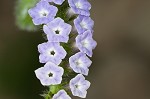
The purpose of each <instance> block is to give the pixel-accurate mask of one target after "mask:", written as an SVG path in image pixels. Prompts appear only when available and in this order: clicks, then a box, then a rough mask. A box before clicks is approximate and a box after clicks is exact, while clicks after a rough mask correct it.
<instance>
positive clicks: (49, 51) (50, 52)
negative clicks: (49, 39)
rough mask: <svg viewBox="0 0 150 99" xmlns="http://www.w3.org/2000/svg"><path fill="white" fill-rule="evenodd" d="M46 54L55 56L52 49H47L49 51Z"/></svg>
mask: <svg viewBox="0 0 150 99" xmlns="http://www.w3.org/2000/svg"><path fill="white" fill-rule="evenodd" d="M47 53H48V54H49V55H50V56H55V54H56V52H55V50H54V49H49V50H48V51H47Z"/></svg>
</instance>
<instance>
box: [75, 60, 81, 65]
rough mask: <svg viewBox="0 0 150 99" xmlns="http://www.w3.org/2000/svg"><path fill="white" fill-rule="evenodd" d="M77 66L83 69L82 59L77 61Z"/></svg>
mask: <svg viewBox="0 0 150 99" xmlns="http://www.w3.org/2000/svg"><path fill="white" fill-rule="evenodd" d="M75 64H76V65H77V66H79V67H81V66H82V61H81V60H80V59H78V60H76V61H75Z"/></svg>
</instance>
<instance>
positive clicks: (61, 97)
mask: <svg viewBox="0 0 150 99" xmlns="http://www.w3.org/2000/svg"><path fill="white" fill-rule="evenodd" d="M52 99H71V97H70V96H69V95H68V94H67V93H66V91H65V90H60V91H59V92H57V94H55V95H54V96H53V98H52Z"/></svg>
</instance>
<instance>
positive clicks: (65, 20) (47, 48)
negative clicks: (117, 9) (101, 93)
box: [28, 0, 97, 99]
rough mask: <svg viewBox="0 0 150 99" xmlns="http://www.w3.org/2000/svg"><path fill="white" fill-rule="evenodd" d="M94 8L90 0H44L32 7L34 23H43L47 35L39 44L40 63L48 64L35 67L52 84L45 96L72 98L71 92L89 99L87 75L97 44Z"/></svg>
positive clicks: (31, 12)
mask: <svg viewBox="0 0 150 99" xmlns="http://www.w3.org/2000/svg"><path fill="white" fill-rule="evenodd" d="M90 9H91V4H90V3H89V2H88V1H87V0H40V1H39V2H38V3H37V4H36V5H35V7H33V8H31V9H29V11H28V13H29V15H30V16H31V17H32V21H33V23H34V24H35V25H37V26H39V25H40V26H42V27H43V31H44V35H45V36H46V41H45V43H42V44H39V45H38V51H39V53H40V55H39V62H40V63H43V64H45V65H44V66H43V67H41V68H39V69H37V70H35V74H36V77H37V78H38V79H39V80H40V82H41V84H42V85H43V86H47V87H48V91H46V92H44V94H43V95H42V96H44V98H45V99H59V98H61V99H71V97H70V96H69V95H70V94H73V95H74V96H78V97H81V98H86V95H87V89H88V88H89V87H90V84H91V83H90V82H89V81H87V80H85V76H88V73H89V68H90V66H91V64H92V61H91V60H90V58H89V57H92V55H93V52H92V50H93V49H94V48H95V47H96V45H97V43H96V41H95V40H94V39H93V25H94V21H93V20H92V19H91V18H90V11H89V10H90ZM74 27H75V30H74V29H73V28H74ZM83 75H84V76H83Z"/></svg>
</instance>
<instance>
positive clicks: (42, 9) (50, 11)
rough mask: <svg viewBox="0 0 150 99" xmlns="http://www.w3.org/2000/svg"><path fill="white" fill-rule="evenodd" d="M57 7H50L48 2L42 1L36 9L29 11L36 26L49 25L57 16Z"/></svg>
mask: <svg viewBox="0 0 150 99" xmlns="http://www.w3.org/2000/svg"><path fill="white" fill-rule="evenodd" d="M57 11H58V9H57V7H55V6H53V5H50V4H49V3H48V2H46V1H40V2H39V3H37V4H36V7H34V8H31V9H29V11H28V13H29V15H30V16H31V17H32V20H33V23H34V24H35V25H40V24H47V23H48V22H50V21H52V20H53V19H54V17H55V16H56V13H57Z"/></svg>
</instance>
